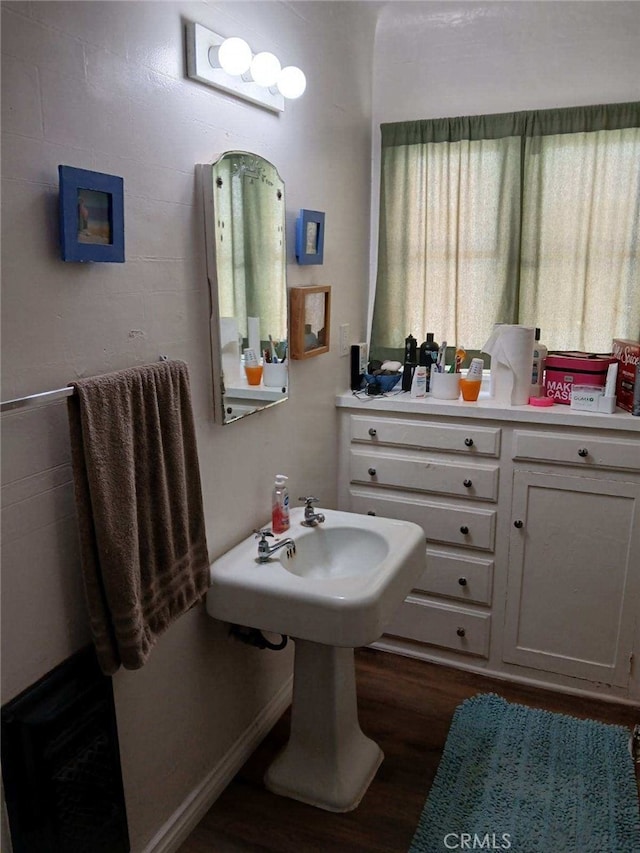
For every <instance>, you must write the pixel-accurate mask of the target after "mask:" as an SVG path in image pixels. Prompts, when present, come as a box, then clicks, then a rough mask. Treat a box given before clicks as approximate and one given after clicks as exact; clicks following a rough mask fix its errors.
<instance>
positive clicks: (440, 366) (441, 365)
mask: <svg viewBox="0 0 640 853" xmlns="http://www.w3.org/2000/svg"><path fill="white" fill-rule="evenodd" d="M446 357H447V342H446V341H442V343H441V344H440V346H439V347H438V358H437V360H436V372H437V373H444V369H445V361H446Z"/></svg>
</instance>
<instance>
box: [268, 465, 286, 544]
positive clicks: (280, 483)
mask: <svg viewBox="0 0 640 853" xmlns="http://www.w3.org/2000/svg"><path fill="white" fill-rule="evenodd" d="M288 479H289V478H288V477H285V476H284V474H276V481H275V483H274V485H273V495H272V499H271V530H272V531H273V532H274V533H276V534H277V533H285V532H286V531H287V530H288V529H289V492H288V491H287V486H286V482H287V480H288Z"/></svg>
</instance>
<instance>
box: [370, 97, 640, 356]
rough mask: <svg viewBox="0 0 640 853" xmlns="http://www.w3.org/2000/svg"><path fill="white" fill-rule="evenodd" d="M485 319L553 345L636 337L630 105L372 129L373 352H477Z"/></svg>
mask: <svg viewBox="0 0 640 853" xmlns="http://www.w3.org/2000/svg"><path fill="white" fill-rule="evenodd" d="M495 323H523V324H525V325H530V326H539V327H540V328H541V329H542V337H543V340H544V341H545V343H546V344H547V345H548V346H549V347H550V348H552V349H563V350H566V349H579V350H589V351H595V352H608V351H609V350H610V349H611V339H612V338H613V337H627V338H635V337H637V336H638V333H639V331H640V103H634V104H618V105H607V106H598V107H576V108H570V109H561V110H544V111H539V112H523V113H507V114H501V115H495V116H472V117H468V118H452V119H434V120H430V121H419V122H399V123H394V124H388V125H383V126H382V171H381V192H380V237H379V248H378V275H377V283H376V298H375V305H374V314H373V327H372V337H371V350H372V353H373V354H374V355H375V356H376V357H377V358H385V357H389V356H391V355H392V354H393V355H394V356H395V357H397V353H398V350H402V349H403V343H404V339H405V337H406V336H407V334H409V332H412V333H413V334H414V335H415V336H416V337H419V338H420V339H421V340H423V339H424V337H425V335H426V332H427V331H433V332H434V333H435V334H436V338H437V339H440V340H442V339H445V340H447V341H448V342H449V343H450V344H454V343H457V344H458V345H462V346H464V347H465V349H467V351H469V350H479V349H480V348H481V347H482V345H483V344H484V342H485V341H486V340H487V338H488V337H489V335H490V333H491V330H492V328H493V325H494V324H495Z"/></svg>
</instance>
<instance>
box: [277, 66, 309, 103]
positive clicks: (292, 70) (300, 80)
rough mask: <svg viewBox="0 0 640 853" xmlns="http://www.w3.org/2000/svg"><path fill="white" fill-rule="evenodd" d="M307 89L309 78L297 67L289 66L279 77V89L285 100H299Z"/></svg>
mask: <svg viewBox="0 0 640 853" xmlns="http://www.w3.org/2000/svg"><path fill="white" fill-rule="evenodd" d="M306 88H307V78H306V77H305V76H304V72H302V71H301V70H300V69H299V68H297V67H296V66H295V65H287V67H286V68H283V69H282V71H281V72H280V77H278V89H279V90H280V92H281V94H282V95H284V97H285V98H299V97H300V95H302V94H303V92H304V90H305V89H306Z"/></svg>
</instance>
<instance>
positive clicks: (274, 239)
mask: <svg viewBox="0 0 640 853" xmlns="http://www.w3.org/2000/svg"><path fill="white" fill-rule="evenodd" d="M256 159H257V158H255V157H253V156H252V157H250V158H245V157H244V156H243V155H230V156H228V157H223V158H221V159H220V160H219V161H218V163H217V164H216V166H215V167H214V170H213V182H214V193H215V200H216V270H217V279H218V304H219V311H220V316H221V317H235V318H236V321H237V323H238V331H239V333H240V335H242V337H244V338H247V337H248V328H247V317H259V318H260V334H261V338H262V340H263V341H266V340H268V338H269V335H271V336H272V337H273V339H274V340H275V341H284V340H286V337H287V285H286V255H285V247H284V240H285V234H284V222H285V215H284V195H283V193H282V192H280V197H278V191H279V189H281V187H282V183H281V181H280V180H279V178H278V177H277V174H276V173H275V169H274V168H273V167H271V166H270V165H269V164H267V165H266V166H265V165H264V164H263V163H261V162H258V163H257V164H256ZM218 180H221V181H222V185H221V186H218V185H217V183H216V181H218Z"/></svg>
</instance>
